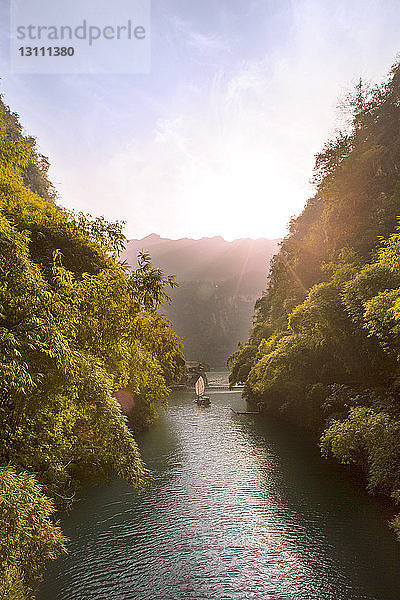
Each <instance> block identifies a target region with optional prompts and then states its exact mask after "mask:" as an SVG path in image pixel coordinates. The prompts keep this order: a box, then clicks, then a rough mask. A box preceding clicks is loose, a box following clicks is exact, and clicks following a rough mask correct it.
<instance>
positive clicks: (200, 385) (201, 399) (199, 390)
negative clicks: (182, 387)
mask: <svg viewBox="0 0 400 600" xmlns="http://www.w3.org/2000/svg"><path fill="white" fill-rule="evenodd" d="M194 389H195V392H196V396H197V398H196V400H195V402H196V404H197V406H210V404H211V402H210V398H208V397H207V396H203V394H204V389H205V384H204V379H203V377H202V376H201V375H200V377H199V378H198V380H197V381H196V384H195V386H194Z"/></svg>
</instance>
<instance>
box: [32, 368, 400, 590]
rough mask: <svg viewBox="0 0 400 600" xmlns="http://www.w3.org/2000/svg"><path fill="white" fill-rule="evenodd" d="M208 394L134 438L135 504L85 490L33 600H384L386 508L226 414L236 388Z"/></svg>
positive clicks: (269, 425)
mask: <svg viewBox="0 0 400 600" xmlns="http://www.w3.org/2000/svg"><path fill="white" fill-rule="evenodd" d="M221 377H222V375H220V379H219V381H218V382H217V383H219V384H220V383H221ZM208 395H209V396H210V397H211V401H212V404H211V407H210V408H208V409H204V408H199V407H197V406H196V405H195V404H194V403H193V400H194V396H193V394H191V393H190V392H189V393H188V392H176V393H174V395H173V398H172V399H171V402H170V407H169V409H168V411H166V412H165V413H163V414H162V415H161V418H160V421H159V422H158V423H157V425H156V426H155V427H153V428H152V429H151V430H150V431H149V432H147V433H146V434H144V435H143V436H141V438H140V440H139V443H140V446H141V450H142V454H143V456H144V458H145V460H146V462H147V465H148V466H149V467H150V468H151V469H152V470H153V472H154V480H153V481H152V482H151V483H150V485H149V486H148V488H147V489H146V490H145V491H144V492H143V493H142V494H141V495H137V494H136V493H135V492H134V491H132V490H131V489H130V488H129V487H128V486H126V485H125V484H124V483H123V482H120V481H115V482H113V484H112V485H110V486H108V487H101V488H96V489H91V490H89V491H88V493H87V495H86V497H85V498H84V499H83V500H82V501H81V502H80V503H79V504H78V505H77V506H76V508H75V510H74V511H73V513H72V515H70V517H68V519H66V520H65V523H64V530H65V532H66V534H67V535H68V536H69V537H70V538H71V542H70V546H69V548H70V553H69V555H68V556H66V557H65V558H63V559H61V560H58V561H56V562H55V563H54V565H52V566H51V567H50V568H49V570H48V572H47V576H46V580H45V582H44V584H43V587H42V591H41V596H40V598H41V600H139V599H140V600H147V599H149V600H150V599H151V600H183V599H185V600H186V599H189V600H211V599H212V600H228V599H231V600H247V599H257V600H258V599H259V600H261V599H263V600H268V599H271V600H272V599H274V600H297V599H298V600H331V599H332V600H333V599H334V600H363V599H364V600H398V598H399V597H400V594H399V592H398V590H400V570H399V566H400V545H398V544H397V542H396V541H395V539H394V536H393V534H392V533H391V531H390V530H389V528H388V526H387V521H388V520H389V519H390V518H391V517H392V510H391V509H390V507H388V506H385V505H384V504H382V503H379V502H378V501H377V500H376V499H374V498H372V497H370V496H368V495H367V494H366V493H365V492H364V490H363V488H362V485H361V484H360V483H358V482H357V481H356V480H355V479H354V478H353V477H352V476H351V475H350V474H349V473H348V472H347V471H346V470H345V469H344V468H341V467H339V466H336V465H332V464H330V463H327V462H326V461H323V460H322V459H321V458H320V456H319V453H318V449H317V448H316V447H315V444H314V443H313V442H312V441H310V440H308V439H307V437H306V436H305V434H304V432H302V431H299V430H298V429H295V428H293V427H289V426H287V425H285V424H283V423H281V422H278V421H274V420H271V419H265V420H260V418H259V417H248V416H246V417H239V416H235V415H234V414H233V413H232V412H231V410H230V408H231V407H233V408H235V409H241V408H243V407H244V403H243V400H242V399H241V393H240V391H229V390H227V389H214V390H210V391H209V392H208Z"/></svg>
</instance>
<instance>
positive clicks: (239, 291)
mask: <svg viewBox="0 0 400 600" xmlns="http://www.w3.org/2000/svg"><path fill="white" fill-rule="evenodd" d="M279 242H280V240H279V239H277V240H269V239H266V238H259V239H256V240H253V239H250V238H241V239H238V240H233V241H232V242H227V241H226V240H224V238H223V237H221V236H216V237H210V238H207V237H204V238H201V239H198V240H194V239H190V238H181V239H178V240H172V239H168V238H162V237H160V236H159V235H157V234H155V233H152V234H150V235H148V236H146V237H144V238H143V239H140V240H135V239H133V240H129V241H128V243H127V245H126V249H125V251H124V253H123V255H122V258H123V259H125V260H126V261H127V263H128V264H129V265H130V266H131V267H132V268H135V267H136V265H137V255H138V253H139V252H140V251H141V250H145V251H147V252H149V254H150V256H151V258H152V262H153V264H154V265H155V266H156V267H160V268H161V269H162V270H163V271H164V273H165V274H168V275H170V274H174V275H176V280H177V282H178V283H179V287H177V288H174V289H173V290H170V293H169V295H170V296H171V298H172V303H171V304H165V305H164V306H163V309H162V312H163V313H164V314H165V315H166V316H167V317H168V318H169V319H170V321H171V322H172V323H173V325H174V328H175V331H176V332H177V333H178V335H180V336H181V337H182V339H183V341H184V346H185V347H184V353H185V357H186V359H187V360H201V361H205V362H208V363H210V364H211V365H213V366H225V364H226V359H227V358H228V356H229V355H230V354H232V352H233V351H234V350H235V349H236V347H237V343H238V341H240V340H245V339H247V337H248V333H249V330H250V328H251V324H252V314H253V311H254V304H255V301H256V300H257V298H258V297H259V296H260V295H261V292H262V291H263V290H264V289H265V287H266V283H267V282H266V273H267V272H268V266H269V262H270V260H271V258H272V256H273V255H274V254H275V253H276V252H277V250H278V244H279Z"/></svg>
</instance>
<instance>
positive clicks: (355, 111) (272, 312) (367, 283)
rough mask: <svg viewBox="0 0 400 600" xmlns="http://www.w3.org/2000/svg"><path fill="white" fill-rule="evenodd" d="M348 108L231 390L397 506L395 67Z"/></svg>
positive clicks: (399, 252)
mask: <svg viewBox="0 0 400 600" xmlns="http://www.w3.org/2000/svg"><path fill="white" fill-rule="evenodd" d="M348 107H349V110H350V115H351V118H352V126H351V129H350V130H349V131H347V132H346V133H340V134H339V135H338V137H337V138H336V139H335V140H332V141H330V142H328V143H327V144H326V146H325V147H324V149H323V151H322V152H321V153H320V154H319V155H318V156H317V157H316V166H315V184H316V194H315V196H314V197H313V198H311V199H310V200H309V201H308V203H307V204H306V207H305V208H304V210H303V212H302V213H301V214H300V216H299V217H298V218H296V219H293V220H292V221H291V223H290V231H289V235H288V236H287V237H286V238H285V239H284V240H283V242H282V244H281V248H280V251H279V253H278V254H277V255H276V257H275V258H274V259H273V262H272V267H271V271H270V280H269V287H268V289H267V291H266V293H265V294H264V295H263V296H262V298H261V299H260V300H259V301H258V302H257V304H256V316H255V320H254V327H253V330H252V332H251V335H250V338H249V340H248V342H247V343H246V344H242V345H240V346H239V348H238V350H237V351H236V353H235V354H234V355H233V356H232V357H231V358H230V364H231V367H232V371H231V375H230V381H231V383H232V384H234V383H236V382H246V383H245V393H246V395H247V398H248V399H249V400H250V401H251V402H253V403H258V404H261V406H262V407H263V409H264V410H270V411H274V412H277V413H279V414H282V415H284V416H285V417H286V418H289V419H291V420H292V421H294V422H296V423H298V424H301V425H302V426H305V427H308V428H310V429H312V430H314V431H318V432H320V433H322V440H321V444H322V448H323V452H324V453H325V454H328V453H332V454H333V455H334V456H335V457H336V458H337V459H339V460H340V461H342V462H352V463H354V464H355V465H356V466H358V467H360V468H362V469H363V470H364V471H365V472H366V473H367V476H368V482H369V487H370V489H371V490H376V491H379V492H382V493H385V494H388V495H391V496H392V497H393V498H394V499H396V500H398V501H399V500H400V454H399V441H400V438H399V431H400V403H399V389H400V388H399V384H400V372H399V359H400V337H399V334H400V233H399V229H397V226H398V216H399V215H400V175H399V173H400V68H399V66H395V67H394V68H393V70H392V71H391V74H390V77H389V79H388V81H387V82H385V83H384V84H383V85H381V86H378V87H376V88H373V89H370V90H367V91H366V90H365V89H364V87H363V85H362V84H361V82H360V84H359V85H358V86H357V87H356V90H355V93H354V94H353V95H350V96H349V98H348ZM397 527H398V525H397ZM398 530H399V533H400V528H399V527H398Z"/></svg>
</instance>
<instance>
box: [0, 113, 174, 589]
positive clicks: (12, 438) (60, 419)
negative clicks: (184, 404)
mask: <svg viewBox="0 0 400 600" xmlns="http://www.w3.org/2000/svg"><path fill="white" fill-rule="evenodd" d="M47 167H48V163H47V161H46V159H44V158H43V157H42V156H41V155H40V154H39V153H38V151H37V149H36V146H35V142H34V140H32V138H26V137H24V135H23V134H22V131H21V127H20V125H19V123H18V119H17V117H16V115H13V114H11V113H10V111H9V109H8V108H7V107H5V106H4V104H3V103H1V102H0V247H1V253H0V353H1V360H0V381H1V385H0V387H1V393H0V562H1V565H0V569H1V573H2V575H1V577H2V580H1V583H0V590H1V592H2V596H1V597H4V598H30V597H31V593H32V590H33V589H34V587H35V582H36V581H37V580H38V578H39V577H40V572H41V569H42V566H43V564H44V562H45V561H46V560H47V559H49V558H54V557H56V556H57V555H58V554H59V553H60V552H61V551H62V550H63V547H64V540H63V538H62V535H61V533H60V531H59V529H58V527H57V526H56V525H55V524H54V521H53V520H52V513H53V510H54V503H55V504H56V505H57V506H61V507H62V506H69V505H70V504H71V503H72V501H73V499H74V496H75V494H76V492H77V490H78V489H79V488H80V487H81V485H82V484H83V482H89V481H97V480H99V478H101V479H104V478H108V477H111V476H112V475H114V474H116V475H118V476H121V477H123V478H124V479H125V480H126V481H127V482H129V483H130V484H132V485H134V486H136V487H138V486H141V485H142V484H143V482H144V479H145V476H146V469H145V467H144V465H143V463H142V461H141V458H140V455H139V452H138V448H137V445H136V442H135V439H134V437H133V434H132V429H131V428H129V427H128V423H127V421H126V418H125V417H124V416H123V415H122V413H121V410H120V408H119V405H118V403H117V401H116V400H115V399H114V398H113V397H112V393H113V392H114V391H117V390H118V389H126V390H127V391H129V392H130V393H131V394H132V396H133V398H134V403H135V404H134V411H133V414H132V416H131V419H132V425H133V426H134V427H135V428H139V427H143V426H146V425H149V424H150V423H151V422H152V421H153V419H154V418H155V416H156V414H157V406H158V405H160V403H163V402H164V403H165V402H166V399H167V397H168V385H169V384H171V383H172V382H173V381H175V380H177V379H179V378H180V376H181V374H182V371H183V367H184V360H183V356H182V353H181V345H180V341H179V339H178V337H177V336H176V335H175V334H174V333H173V332H172V330H171V327H170V325H169V323H168V322H166V321H165V320H164V319H163V318H162V317H161V316H160V314H159V313H158V308H159V306H160V304H161V302H163V301H164V300H165V296H166V293H165V287H166V286H167V285H173V280H172V279H171V278H169V277H164V275H163V273H162V272H161V271H160V270H159V269H155V268H154V267H152V265H151V262H150V258H149V257H148V256H147V255H141V256H140V257H139V269H138V270H137V271H136V272H134V273H132V274H130V273H129V272H128V270H127V267H126V266H125V265H124V264H122V263H121V262H118V259H117V254H118V251H119V250H120V249H121V247H122V246H123V243H124V236H123V234H122V230H121V224H120V223H108V222H106V221H105V220H104V219H92V218H90V217H86V216H84V215H77V216H76V215H73V214H71V213H69V212H67V211H65V210H63V209H62V208H60V207H58V206H56V204H55V200H56V196H55V193H54V190H53V188H52V186H51V184H50V183H49V181H48V179H47Z"/></svg>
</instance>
